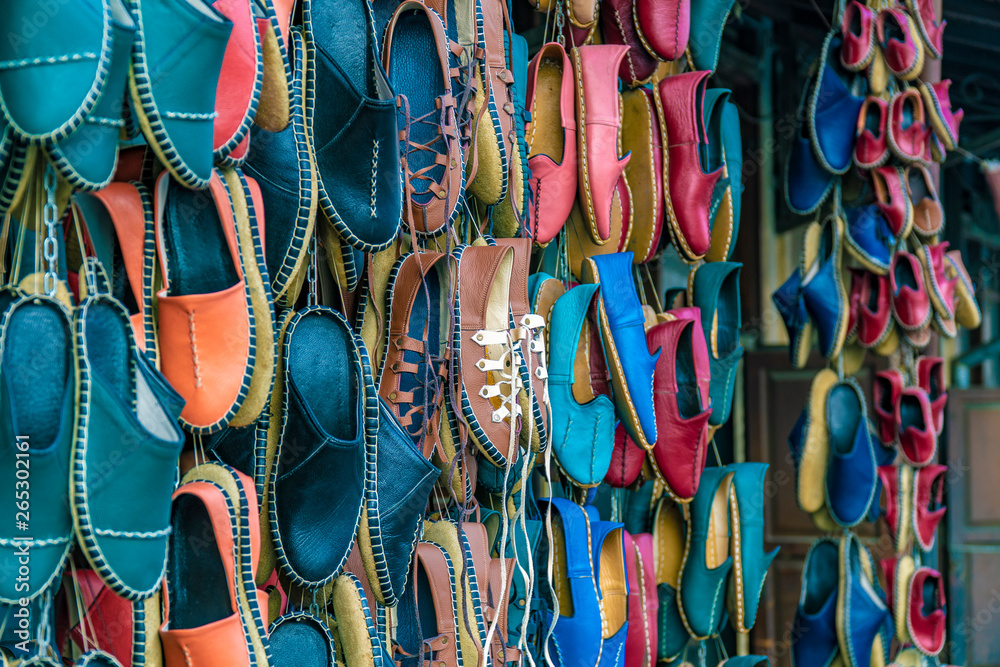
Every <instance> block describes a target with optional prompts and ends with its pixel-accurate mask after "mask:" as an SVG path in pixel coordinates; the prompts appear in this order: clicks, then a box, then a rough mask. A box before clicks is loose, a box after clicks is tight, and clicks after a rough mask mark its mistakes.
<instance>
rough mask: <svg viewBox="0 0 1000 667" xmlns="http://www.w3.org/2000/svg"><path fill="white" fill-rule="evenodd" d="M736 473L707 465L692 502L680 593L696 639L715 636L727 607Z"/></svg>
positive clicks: (686, 624)
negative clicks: (731, 498) (732, 491)
mask: <svg viewBox="0 0 1000 667" xmlns="http://www.w3.org/2000/svg"><path fill="white" fill-rule="evenodd" d="M733 475H734V473H733V472H732V471H731V470H729V469H728V468H706V469H705V472H704V473H702V476H701V483H700V484H699V485H698V493H696V494H695V496H694V500H692V501H691V519H690V521H688V525H687V547H686V549H685V551H684V561H683V563H682V564H681V580H680V587H679V590H678V594H679V595H680V605H679V608H680V612H681V620H682V621H683V622H684V627H686V628H687V630H688V632H689V633H690V634H691V636H692V637H693V638H695V639H707V638H709V637H711V636H713V635H715V634H716V633H717V632H718V631H719V625H720V624H721V623H722V618H723V612H724V611H725V608H726V605H725V598H726V595H725V588H726V583H727V578H728V577H729V571H730V570H731V569H732V567H733V556H732V554H731V553H730V547H729V538H730V532H729V492H730V487H731V486H732V483H733Z"/></svg>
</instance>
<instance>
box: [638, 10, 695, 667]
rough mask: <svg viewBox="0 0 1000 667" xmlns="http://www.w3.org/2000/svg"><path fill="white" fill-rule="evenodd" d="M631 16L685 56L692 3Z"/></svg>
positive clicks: (655, 40) (657, 41) (660, 54)
mask: <svg viewBox="0 0 1000 667" xmlns="http://www.w3.org/2000/svg"><path fill="white" fill-rule="evenodd" d="M632 15H633V18H634V20H635V31H636V34H637V36H638V37H639V40H640V41H641V42H642V45H643V46H644V47H646V50H647V51H649V52H650V53H651V54H652V55H654V56H656V57H657V58H659V59H660V60H662V61H665V62H670V61H673V60H677V59H678V58H680V57H681V56H682V55H684V52H685V50H686V49H687V46H688V38H689V36H690V32H691V0H670V1H669V2H656V1H655V0H633V3H632ZM654 659H655V656H654Z"/></svg>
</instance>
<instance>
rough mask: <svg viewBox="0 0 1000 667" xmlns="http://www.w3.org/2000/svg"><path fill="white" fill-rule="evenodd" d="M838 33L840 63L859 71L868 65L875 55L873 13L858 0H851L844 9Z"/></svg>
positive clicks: (851, 69) (849, 68) (846, 67)
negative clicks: (841, 40) (840, 40)
mask: <svg viewBox="0 0 1000 667" xmlns="http://www.w3.org/2000/svg"><path fill="white" fill-rule="evenodd" d="M840 33H841V36H842V39H843V42H842V43H841V45H840V63H841V64H842V65H843V66H844V68H845V69H848V70H850V71H852V72H860V71H861V70H863V69H864V68H866V67H868V65H870V64H871V62H872V58H873V57H874V56H875V13H874V12H872V10H871V9H869V8H868V7H866V6H865V5H864V4H863V3H860V2H858V0H853V1H852V2H851V3H850V4H849V5H847V8H846V9H844V19H843V21H841V24H840Z"/></svg>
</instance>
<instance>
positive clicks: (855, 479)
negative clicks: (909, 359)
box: [826, 379, 876, 527]
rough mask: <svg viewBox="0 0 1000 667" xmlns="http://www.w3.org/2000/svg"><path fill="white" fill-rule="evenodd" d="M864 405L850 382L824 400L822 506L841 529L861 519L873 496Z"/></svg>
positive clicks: (835, 388)
mask: <svg viewBox="0 0 1000 667" xmlns="http://www.w3.org/2000/svg"><path fill="white" fill-rule="evenodd" d="M866 406H867V402H866V400H865V397H864V395H863V394H862V393H861V388H860V387H859V386H858V384H857V383H856V382H855V381H854V380H853V379H846V380H841V381H839V382H837V383H836V384H835V385H834V386H833V387H832V388H831V389H830V391H829V393H828V394H827V397H826V423H827V430H828V436H827V437H828V440H829V445H830V448H829V451H830V461H829V463H828V464H827V473H826V504H827V508H828V509H829V510H830V515H831V516H832V517H833V519H834V521H836V522H837V523H838V524H840V525H842V526H845V527H850V526H855V525H857V524H858V523H860V522H861V521H862V520H864V518H865V515H866V514H867V513H868V508H869V507H870V506H871V503H872V500H873V499H874V497H875V483H876V473H875V454H874V450H873V445H872V442H871V435H870V433H869V431H868V410H867V407H866Z"/></svg>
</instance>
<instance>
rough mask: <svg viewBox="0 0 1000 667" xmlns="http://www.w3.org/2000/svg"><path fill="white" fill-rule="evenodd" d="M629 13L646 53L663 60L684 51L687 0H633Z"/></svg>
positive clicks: (688, 24) (688, 14)
mask: <svg viewBox="0 0 1000 667" xmlns="http://www.w3.org/2000/svg"><path fill="white" fill-rule="evenodd" d="M632 15H633V18H634V20H635V31H636V33H637V35H638V37H639V40H640V41H641V42H642V45H643V46H644V47H645V48H646V50H647V51H649V53H651V54H652V55H654V56H656V57H657V58H659V59H660V60H663V61H667V62H669V61H672V60H677V59H678V58H680V57H681V56H682V55H684V51H685V50H686V49H687V46H688V37H689V36H690V32H691V0H670V1H669V2H657V1H656V0H633V2H632Z"/></svg>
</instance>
